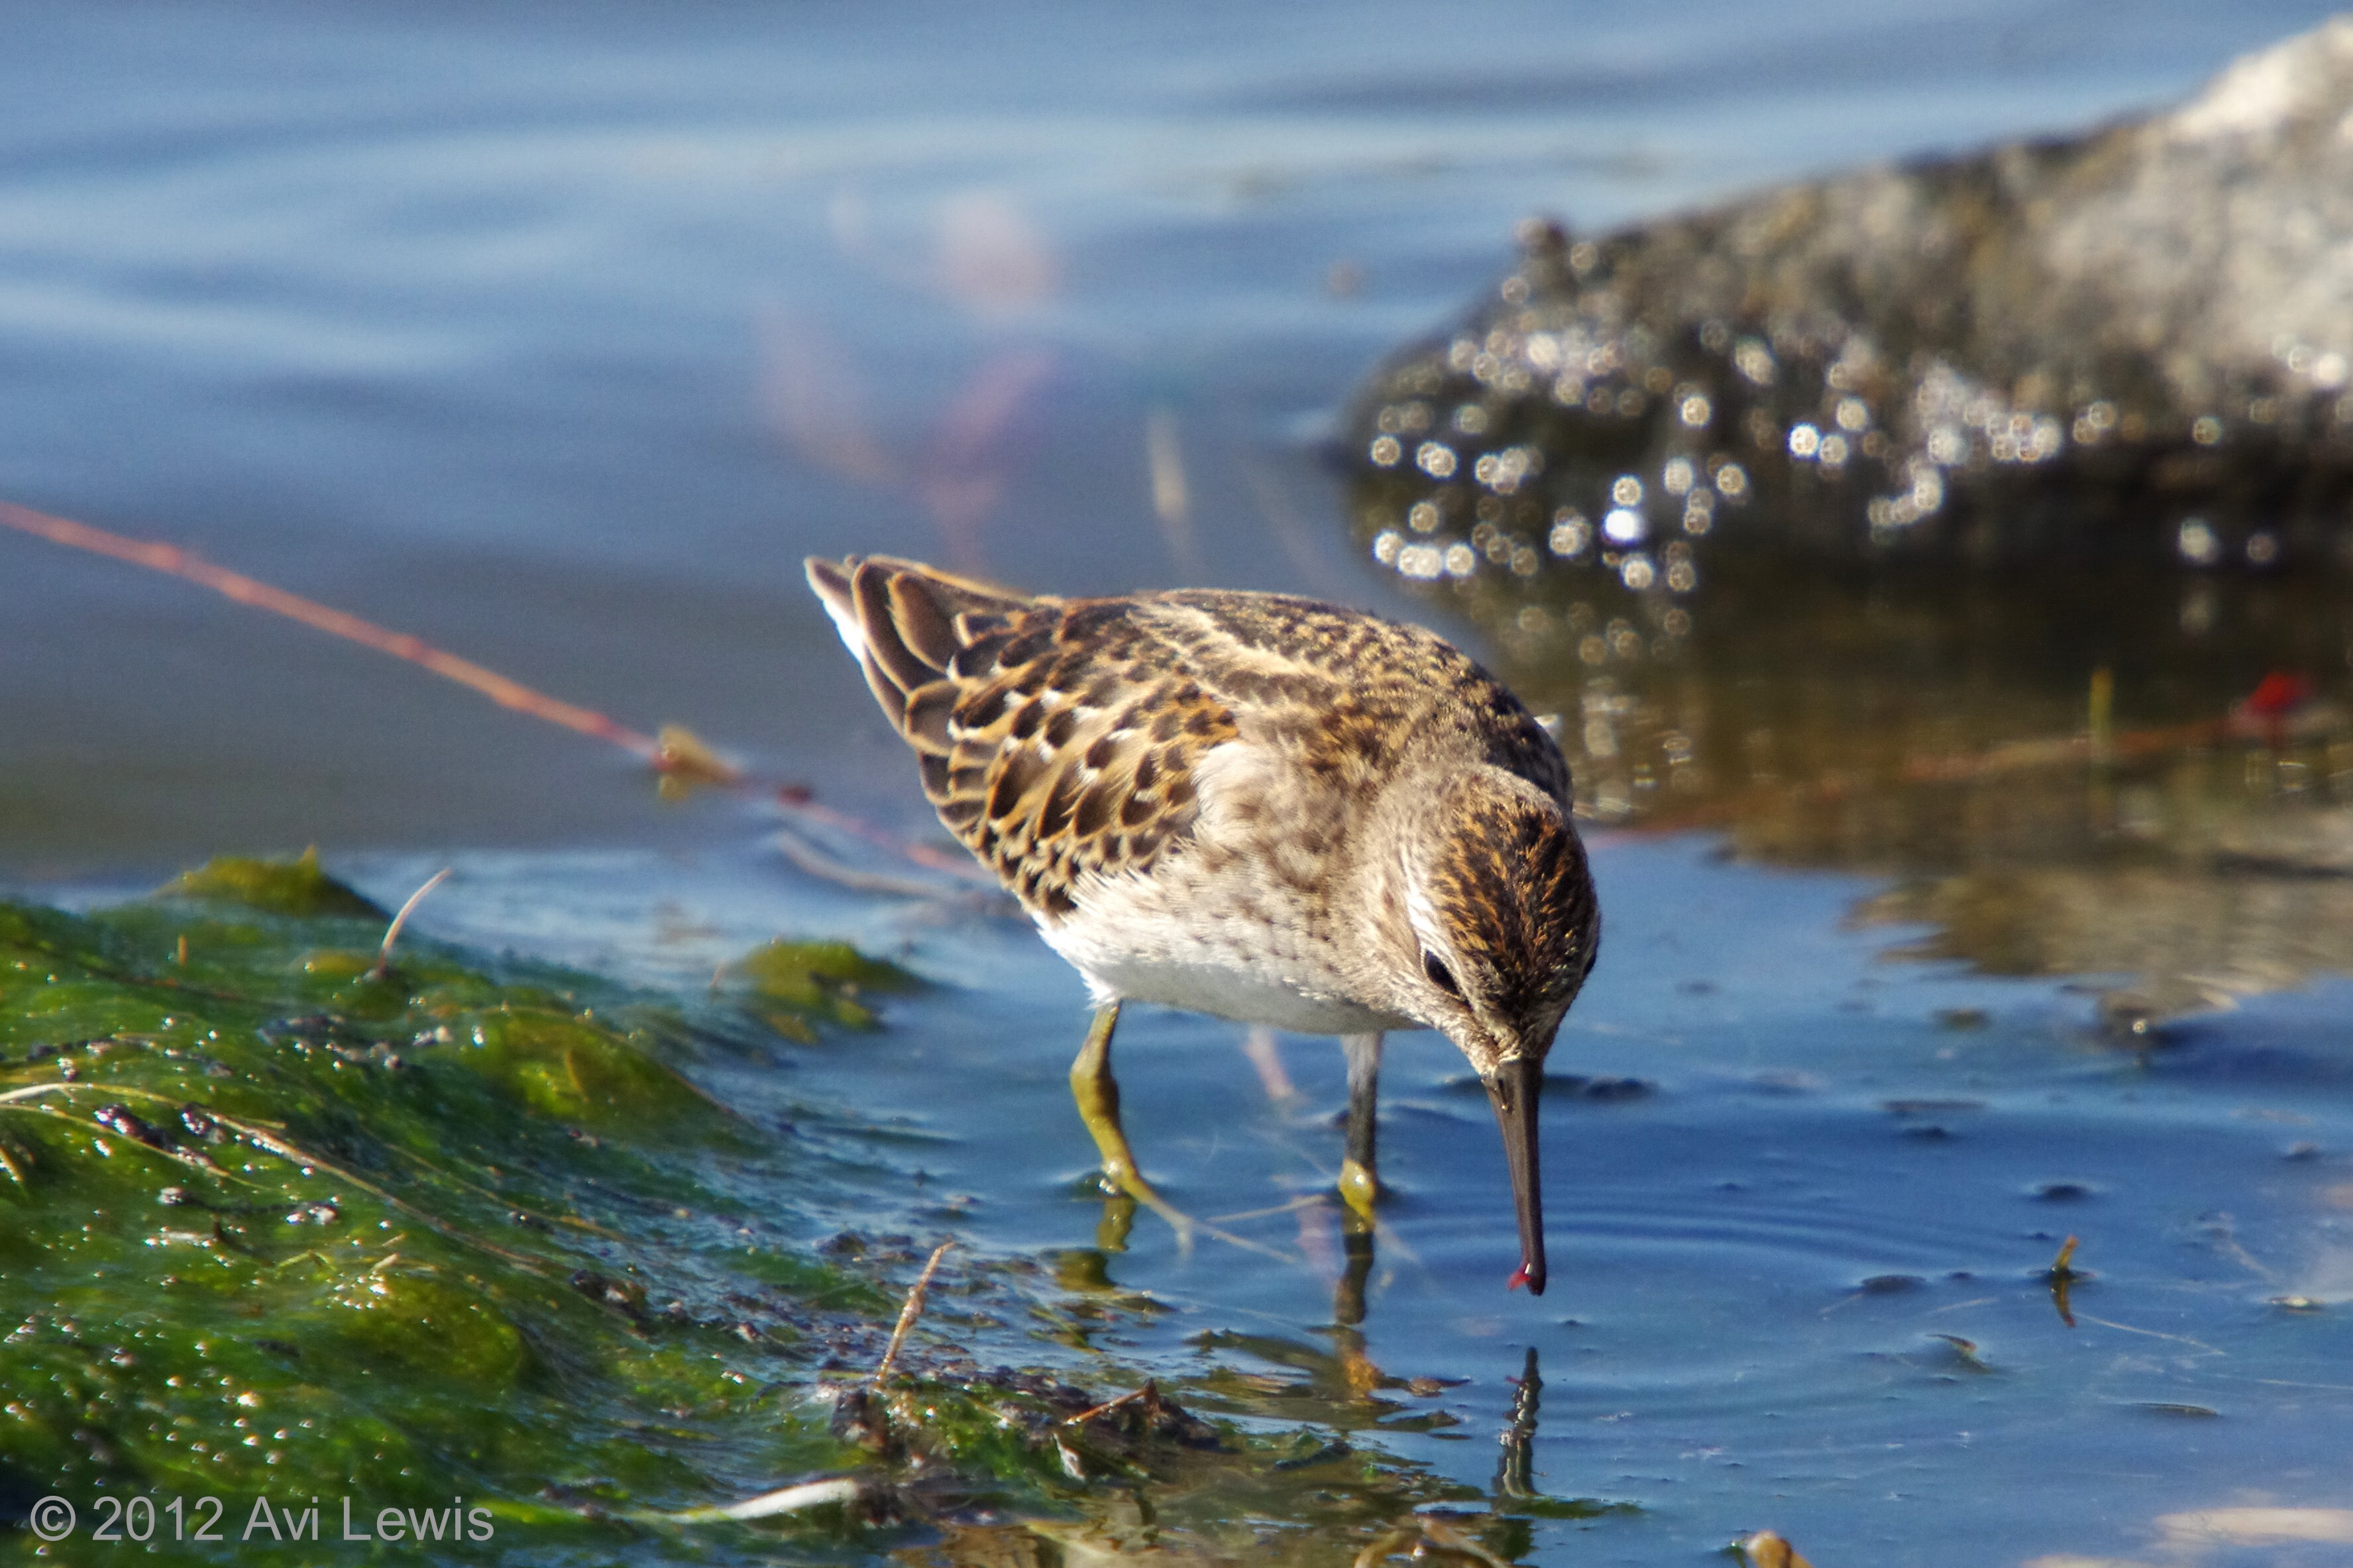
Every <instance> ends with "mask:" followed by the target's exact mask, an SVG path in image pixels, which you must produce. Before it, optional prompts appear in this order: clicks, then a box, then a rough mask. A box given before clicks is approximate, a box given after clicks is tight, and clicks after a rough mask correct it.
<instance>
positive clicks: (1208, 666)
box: [809, 557, 1568, 922]
mask: <svg viewBox="0 0 2353 1568" xmlns="http://www.w3.org/2000/svg"><path fill="white" fill-rule="evenodd" d="M809 574H810V581H811V583H812V584H814V585H815V586H816V587H817V590H818V593H819V595H821V596H822V597H823V598H824V599H825V601H826V604H827V605H828V608H829V609H831V610H832V611H833V613H834V614H835V615H836V616H837V617H838V618H846V619H848V620H849V621H850V622H852V623H854V625H855V626H856V628H857V632H858V635H859V637H860V639H861V641H862V645H863V647H862V663H863V664H864V666H865V669H866V676H867V681H868V684H869V685H870V686H871V687H872V688H873V689H874V695H875V699H876V700H877V701H878V702H880V703H881V707H882V710H883V711H884V712H885V713H886V714H888V715H890V716H891V718H892V721H893V722H894V723H895V724H896V725H897V726H898V728H899V731H900V733H901V734H902V736H903V737H904V738H905V739H906V741H907V742H908V744H909V745H910V746H912V747H913V748H914V750H915V752H916V753H917V755H918V757H919V758H920V759H921V763H922V768H923V789H924V793H925V795H927V796H928V797H929V798H930V800H931V802H932V804H933V805H934V807H935V808H936V809H937V810H938V812H939V815H940V820H941V821H942V822H944V823H945V824H946V825H947V826H948V828H949V829H950V830H951V831H952V832H954V833H955V835H956V837H958V838H960V839H962V840H963V841H964V843H965V845H966V846H967V847H970V848H971V849H972V851H973V852H974V854H976V855H977V856H978V857H979V858H981V859H982V860H983V861H984V862H986V863H987V865H988V866H989V867H990V868H992V869H994V870H996V871H997V874H998V875H999V876H1000V877H1001V878H1003V879H1004V880H1005V882H1006V885H1007V886H1008V888H1010V889H1012V890H1013V891H1014V892H1015V894H1016V895H1017V896H1018V897H1019V898H1020V900H1021V901H1022V902H1023V904H1024V905H1025V906H1027V907H1028V908H1029V910H1030V911H1031V912H1032V913H1033V914H1035V915H1037V916H1039V918H1041V919H1042V920H1044V921H1049V922H1051V921H1056V920H1059V919H1060V918H1061V917H1063V916H1065V915H1067V914H1069V913H1070V912H1071V909H1072V899H1071V889H1072V885H1073V883H1074V882H1075V881H1076V880H1077V879H1079V878H1081V877H1082V875H1083V874H1085V873H1087V872H1090V871H1093V872H1100V873H1103V874H1105V875H1113V874H1116V873H1119V872H1122V871H1131V870H1133V871H1145V870H1149V869H1150V868H1152V866H1153V865H1154V864H1155V861H1156V860H1157V859H1158V858H1160V857H1161V856H1162V855H1163V854H1165V853H1166V852H1168V851H1169V850H1171V849H1172V848H1174V847H1180V846H1182V845H1183V844H1185V843H1186V841H1187V837H1188V835H1189V833H1190V831H1191V829H1192V826H1193V824H1194V820H1195V817H1196V816H1197V814H1198V809H1199V802H1198V786H1197V781H1196V770H1197V769H1198V766H1199V764H1200V762H1201V760H1202V758H1203V757H1204V756H1205V755H1206V754H1207V753H1208V752H1209V751H1210V750H1211V749H1212V748H1214V747H1216V746H1218V745H1219V744H1220V743H1222V742H1227V741H1230V740H1234V739H1236V738H1237V737H1243V736H1247V738H1249V739H1250V740H1252V741H1254V742H1258V743H1260V744H1261V745H1263V746H1265V747H1267V748H1269V749H1270V750H1271V752H1273V753H1275V754H1277V755H1279V756H1282V758H1284V759H1286V760H1287V761H1289V762H1291V763H1295V765H1296V767H1297V769H1298V770H1299V773H1300V779H1301V784H1302V785H1303V789H1302V791H1301V792H1300V793H1299V795H1297V796H1296V797H1295V800H1294V805H1295V807H1296V808H1297V810H1298V814H1299V815H1300V816H1301V817H1302V824H1301V830H1302V831H1303V833H1304V834H1305V835H1306V836H1307V847H1311V848H1312V847H1314V838H1315V837H1316V835H1317V834H1319V833H1328V832H1329V831H1330V830H1331V828H1332V826H1334V825H1336V824H1338V823H1340V822H1343V821H1345V818H1346V816H1347V815H1348V813H1349V810H1350V806H1351V803H1352V802H1354V801H1356V800H1360V799H1361V798H1362V797H1363V795H1364V794H1365V793H1366V786H1367V784H1368V783H1369V782H1370V781H1373V780H1376V779H1377V778H1379V777H1380V776H1381V775H1382V774H1383V773H1385V772H1386V771H1388V769H1389V768H1391V767H1392V766H1393V765H1394V763H1395V760H1396V756H1397V754H1398V751H1399V749H1400V748H1401V747H1403V746H1405V745H1407V744H1408V743H1409V742H1411V741H1413V740H1414V739H1415V738H1416V737H1417V736H1419V735H1421V734H1422V733H1423V732H1424V731H1427V730H1428V728H1429V727H1430V725H1431V724H1432V723H1433V722H1444V723H1448V724H1451V725H1455V726H1458V727H1462V726H1467V727H1468V728H1469V729H1470V730H1471V731H1473V733H1471V734H1467V735H1465V736H1464V737H1463V738H1464V739H1465V740H1466V741H1468V742H1470V743H1471V746H1472V750H1473V751H1474V752H1476V753H1478V754H1481V755H1483V757H1484V758H1485V759H1486V760H1488V761H1490V762H1493V763H1495V764H1496V765H1498V766H1500V767H1503V768H1504V769H1505V770H1506V771H1509V772H1511V773H1517V774H1518V775H1519V776H1521V777H1524V778H1525V779H1527V780H1528V781H1529V782H1530V783H1532V784H1536V785H1537V786H1538V787H1539V788H1541V789H1542V790H1544V791H1545V793H1546V795H1551V796H1553V797H1554V798H1556V799H1557V800H1559V801H1561V802H1562V803H1563V805H1564V806H1565V805H1566V804H1567V795H1568V774H1567V768H1566V767H1565V765H1564V764H1563V763H1562V762H1561V759H1560V753H1559V751H1558V748H1556V746H1555V745H1554V744H1553V742H1552V740H1551V738H1550V737H1549V736H1547V735H1546V733H1545V732H1544V731H1543V730H1542V728H1541V727H1539V726H1538V725H1537V724H1536V722H1535V720H1534V719H1533V718H1531V717H1530V716H1529V714H1528V712H1527V710H1525V708H1523V707H1522V706H1521V705H1520V703H1519V702H1518V701H1517V700H1515V699H1514V698H1513V697H1512V695H1511V694H1510V693H1509V692H1508V691H1506V690H1505V689H1504V688H1503V687H1502V686H1501V685H1499V684H1497V683H1496V682H1495V681H1494V680H1493V679H1492V678H1491V677H1489V676H1488V675H1487V674H1486V672H1485V671H1483V670H1482V669H1480V668H1479V667H1478V666H1477V665H1475V664H1473V663H1472V661H1471V660H1470V659H1468V658H1464V657H1463V656H1462V655H1461V653H1460V652H1458V651H1457V650H1456V649H1454V648H1453V647H1451V646H1449V645H1448V644H1447V643H1445V642H1444V641H1443V640H1441V639H1440V638H1439V637H1434V636H1432V635H1431V634H1430V633H1428V632H1425V631H1422V630H1420V629H1419V628H1417V627H1412V626H1399V625H1396V624H1394V623H1391V622H1388V621H1382V620H1378V619H1376V618H1374V617H1371V616H1363V615H1360V614H1356V613H1355V612H1351V611H1346V610H1340V609H1335V608H1334V607H1332V606H1330V605H1321V604H1317V603H1314V601H1311V600H1305V599H1296V598H1289V597H1283V596H1280V595H1262V594H1236V593H1219V592H1213V591H1203V590H1189V591H1182V592H1176V593H1166V594H1146V595H1134V596H1130V597H1123V598H1101V599H1070V600H1065V599H1057V598H1050V597H1043V596H1037V597H1029V596H1023V595H1014V594H1010V593H1008V592H1006V591H1004V590H1001V589H997V588H992V587H989V586H987V585H986V584H978V583H975V582H972V581H970V580H968V579H965V578H960V577H955V576H952V575H950V574H945V573H942V572H939V571H936V570H934V569H933V568H931V567H927V566H922V565H918V564H916V563H912V562H905V561H896V560H891V559H888V558H885V557H871V558H860V557H851V558H850V559H849V560H846V561H843V562H841V563H838V564H837V563H831V562H823V561H812V562H811V563H809ZM1319 825H1320V826H1319Z"/></svg>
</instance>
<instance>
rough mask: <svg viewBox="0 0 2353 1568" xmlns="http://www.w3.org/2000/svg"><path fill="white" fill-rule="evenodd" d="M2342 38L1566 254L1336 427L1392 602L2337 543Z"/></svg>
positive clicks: (2342, 434) (2352, 447) (2351, 53)
mask: <svg viewBox="0 0 2353 1568" xmlns="http://www.w3.org/2000/svg"><path fill="white" fill-rule="evenodd" d="M2348 114H2353V18H2339V19H2337V20H2335V21H2332V22H2330V23H2328V24H2327V25H2326V26H2323V27H2321V28H2319V29H2318V30H2317V31H2315V32H2312V33H2309V34H2306V35H2304V36H2302V37H2296V38H2294V39H2291V40H2289V41H2287V42H2285V43H2283V44H2280V45H2278V46H2276V47H2274V48H2272V49H2269V50H2267V51H2265V52H2263V53H2260V54H2257V55H2254V56H2252V57H2249V58H2245V59H2243V60H2241V61H2239V62H2238V63H2237V64H2235V65H2233V66H2232V67H2231V68H2229V69H2228V70H2226V71H2225V72H2223V73H2222V75H2221V76H2220V77H2219V78H2217V79H2215V80H2214V81H2213V82H2212V83H2211V84H2210V85H2209V86H2208V88H2207V89H2205V90H2204V91H2203V92H2202V93H2201V94H2200V96H2199V97H2197V98H2196V99H2195V100H2192V101H2191V102H2189V104H2187V105H2185V106H2183V107H2181V108H2179V109H2177V110H2172V111H2170V112H2167V113H2162V114H2158V115H2156V116H2153V117H2150V118H2147V119H2142V120H2137V121H2128V122H2125V123H2120V124H2117V125H2114V126H2111V127H2108V128H2106V129H2104V130H2099V131H2095V132H2091V133H2090V134H2087V135H2084V136H2082V137H2080V138H2076V139H2073V140H2068V141H2056V142H2021V143H2016V144H2011V145H2007V146H2003V147H2000V148H1997V149H1995V150H1993V151H1991V152H1988V153H1978V154H1976V155H1973V156H1968V157H1962V158H1955V159H1944V160H1934V161H1925V162H1920V163H1910V164H1906V165H1902V166H1896V167H1883V168H1873V169H1869V170H1864V171H1861V172H1858V173H1854V174H1845V175H1841V176H1838V177H1835V178H1832V179H1828V180H1824V181H1820V182H1818V183H1811V184H1798V185H1792V186H1787V187H1783V188H1779V189H1776V190H1771V191H1767V192H1765V193H1763V194H1761V195H1756V196H1753V197H1750V198H1748V199H1746V200H1744V201H1740V202H1736V203H1735V204H1733V205H1728V206H1725V207H1720V208H1717V209H1715V210H1713V211H1709V212H1704V213H1701V214H1698V215H1695V216H1684V217H1678V218H1673V219H1669V220H1666V221H1662V222H1659V223H1654V224H1650V225H1647V226H1641V227H1637V228H1632V229H1628V230H1625V231H1622V232H1620V233H1617V234H1614V235H1609V236H1606V237H1572V236H1570V235H1568V234H1567V233H1564V232H1563V231H1562V230H1560V229H1559V228H1557V227H1555V226H1548V225H1541V224H1538V225H1531V226H1528V228H1527V229H1526V230H1525V232H1524V234H1523V236H1522V240H1523V247H1524V254H1523V256H1522V258H1521V260H1520V262H1519V265H1518V266H1517V267H1515V268H1514V269H1513V270H1512V271H1511V272H1510V273H1509V274H1508V275H1507V276H1506V277H1505V278H1504V279H1503V281H1502V283H1501V284H1500V285H1499V286H1498V288H1497V289H1496V290H1495V292H1494V294H1493V297H1492V298H1490V299H1489V300H1487V301H1486V302H1485V303H1484V304H1483V305H1482V306H1480V307H1478V308H1477V309H1476V310H1473V312H1472V314H1471V315H1470V317H1469V318H1468V319H1467V320H1466V321H1464V322H1463V323H1462V324H1461V326H1459V327H1458V328H1456V329H1455V330H1453V331H1450V332H1447V333H1445V334H1444V335H1442V336H1440V337H1438V338H1436V339H1433V340H1431V341H1430V342H1423V343H1419V344H1417V345H1414V346H1412V347H1410V348H1409V349H1407V350H1405V351H1404V352H1402V353H1400V354H1398V356H1397V357H1396V358H1395V359H1393V360H1392V361H1391V362H1390V363H1388V364H1387V365H1385V366H1384V367H1383V368H1382V369H1381V370H1380V371H1379V372H1378V373H1377V374H1376V375H1375V376H1374V377H1373V378H1372V380H1371V382H1370V383H1369V384H1368V385H1367V386H1366V388H1365V390H1364V391H1363V392H1362V394H1361V395H1359V397H1358V399H1357V401H1356V405H1355V407H1354V409H1353V411H1352V413H1351V415H1350V416H1349V419H1348V422H1347V426H1346V428H1347V435H1346V437H1345V450H1346V454H1347V458H1348V461H1349V462H1350V463H1351V465H1352V466H1353V468H1354V470H1355V473H1356V484H1355V489H1354V504H1353V510H1354V513H1355V519H1356V527H1357V529H1358V531H1359V533H1360V536H1361V538H1362V541H1363V542H1365V543H1366V545H1367V546H1368V547H1369V548H1370V549H1371V550H1372V552H1373V553H1374V554H1375V556H1376V557H1377V559H1378V560H1379V561H1380V562H1381V563H1383V564H1385V565H1388V566H1389V567H1391V568H1393V569H1394V570H1396V571H1397V572H1398V573H1399V574H1401V575H1403V576H1405V577H1407V578H1409V579H1418V580H1423V581H1431V580H1438V579H1455V580H1458V581H1461V580H1484V581H1486V582H1487V583H1489V584H1494V585H1497V586H1502V587H1505V588H1506V589H1507V590H1513V591H1512V593H1511V596H1513V597H1517V596H1518V594H1517V592H1516V590H1515V589H1514V584H1527V583H1529V582H1530V581H1531V580H1537V579H1545V578H1550V577H1556V576H1558V575H1561V574H1585V575H1587V576H1588V579H1589V577H1590V576H1592V575H1598V574H1605V573H1606V574H1609V575H1611V576H1614V577H1615V578H1617V579H1618V582H1619V584H1622V589H1623V590H1631V591H1633V592H1634V593H1636V594H1638V595H1643V596H1645V597H1649V598H1651V599H1653V600H1654V601H1656V600H1662V599H1671V598H1672V597H1673V596H1674V595H1678V594H1681V593H1687V592H1689V591H1691V590H1692V589H1693V588H1694V586H1695V585H1696V584H1697V583H1698V582H1699V579H1700V576H1701V574H1702V573H1703V570H1704V566H1705V563H1706V562H1707V561H1708V560H1710V559H1716V560H1721V559H1723V556H1724V552H1725V551H1727V550H1732V549H1737V548H1739V547H1740V546H1742V545H1744V544H1753V545H1757V546H1761V547H1768V548H1772V549H1775V550H1781V551H1795V552H1801V553H1805V554H1810V555H1816V556H1823V557H1830V558H1834V559H1848V560H1853V559H1864V560H1869V559H1878V558H1883V557H1886V556H1891V555H1894V556H1916V557H1927V558H1932V559H1947V560H1950V559H1959V560H1968V561H1975V562H2019V561H2027V562H2047V561H2051V560H2053V559H2074V560H2083V561H2091V560H2098V561H2103V562H2113V561H2139V562H2161V563H2166V564H2167V565H2168V567H2191V568H2200V569H2221V568H2232V567H2235V568H2239V569H2255V570H2276V569H2280V568H2284V567H2289V566H2295V565H2301V564H2306V563H2319V562H2335V561H2337V560H2338V559H2339V558H2340V557H2341V556H2342V555H2343V554H2344V552H2345V546H2346V544H2347V542H2348V541H2353V527H2348V519H2353V511H2348V505H2353V135H2348V134H2347V133H2346V132H2345V131H2344V129H2343V127H2344V126H2346V125H2348V124H2353V120H2348Z"/></svg>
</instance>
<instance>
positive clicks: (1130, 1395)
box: [1062, 1378, 1160, 1426]
mask: <svg viewBox="0 0 2353 1568" xmlns="http://www.w3.org/2000/svg"><path fill="white" fill-rule="evenodd" d="M1159 1397H1160V1384H1158V1383H1157V1382H1156V1381H1155V1380H1154V1379H1151V1378H1146V1379H1145V1380H1144V1386H1143V1387H1142V1388H1134V1389H1130V1390H1129V1391H1128V1392H1127V1393H1125V1394H1121V1395H1120V1396H1119V1397H1118V1398H1117V1399H1106V1400H1104V1401H1103V1403H1102V1404H1101V1405H1096V1406H1095V1407H1094V1408H1093V1409H1092V1410H1082V1411H1080V1412H1079V1413H1078V1414H1077V1415H1065V1416H1063V1417H1062V1425H1063V1426H1084V1425H1085V1424H1086V1423H1088V1422H1090V1421H1092V1420H1093V1419H1094V1418H1095V1417H1096V1416H1098V1415H1104V1414H1106V1413H1107V1412H1110V1411H1113V1410H1116V1409H1118V1408H1119V1407H1120V1406H1121V1405H1132V1404H1134V1402H1135V1401H1137V1400H1139V1399H1158V1398H1159Z"/></svg>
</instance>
